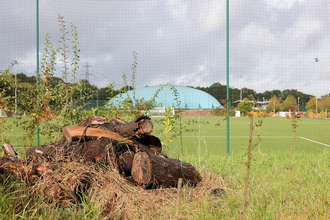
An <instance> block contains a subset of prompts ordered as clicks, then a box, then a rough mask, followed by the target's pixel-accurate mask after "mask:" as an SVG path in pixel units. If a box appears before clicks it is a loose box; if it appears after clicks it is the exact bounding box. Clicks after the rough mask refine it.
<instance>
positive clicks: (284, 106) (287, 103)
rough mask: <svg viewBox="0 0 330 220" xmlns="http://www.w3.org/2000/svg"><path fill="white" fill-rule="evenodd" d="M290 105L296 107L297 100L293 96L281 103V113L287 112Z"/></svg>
mask: <svg viewBox="0 0 330 220" xmlns="http://www.w3.org/2000/svg"><path fill="white" fill-rule="evenodd" d="M291 105H297V100H296V99H295V97H294V96H293V95H290V96H288V97H287V98H286V99H285V101H284V102H283V103H282V109H283V111H289V109H290V106H291Z"/></svg>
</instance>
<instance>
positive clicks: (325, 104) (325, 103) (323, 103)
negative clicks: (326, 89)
mask: <svg viewBox="0 0 330 220" xmlns="http://www.w3.org/2000/svg"><path fill="white" fill-rule="evenodd" d="M318 103H320V105H319V106H320V108H322V109H323V110H329V109H330V96H326V97H323V98H322V99H319V101H318Z"/></svg>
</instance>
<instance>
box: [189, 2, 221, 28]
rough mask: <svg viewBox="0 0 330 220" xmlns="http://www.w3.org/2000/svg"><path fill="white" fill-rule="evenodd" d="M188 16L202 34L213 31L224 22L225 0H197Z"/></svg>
mask: <svg viewBox="0 0 330 220" xmlns="http://www.w3.org/2000/svg"><path fill="white" fill-rule="evenodd" d="M192 8H193V9H192V11H191V13H190V16H191V17H192V19H193V20H194V21H195V22H196V24H197V26H198V28H199V30H200V31H201V33H202V34H207V33H209V32H212V31H215V30H217V29H219V28H220V27H222V26H223V25H224V24H225V23H226V1H216V0H209V1H205V0H198V1H197V2H196V3H195V4H194V5H193V6H192Z"/></svg>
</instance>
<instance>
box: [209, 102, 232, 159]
mask: <svg viewBox="0 0 330 220" xmlns="http://www.w3.org/2000/svg"><path fill="white" fill-rule="evenodd" d="M220 102H221V104H222V106H223V108H219V107H217V108H216V113H217V115H220V116H221V120H220V121H218V122H217V123H216V124H215V126H220V129H219V135H218V139H217V142H216V143H215V145H214V148H213V151H212V154H214V152H215V148H216V147H217V145H218V143H219V139H220V135H221V130H222V125H223V122H224V121H226V120H228V119H229V118H228V117H229V116H230V112H231V111H230V110H229V109H230V108H229V107H228V103H229V100H228V99H223V100H221V101H220ZM234 114H235V111H234Z"/></svg>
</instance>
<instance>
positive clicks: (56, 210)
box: [0, 117, 330, 219]
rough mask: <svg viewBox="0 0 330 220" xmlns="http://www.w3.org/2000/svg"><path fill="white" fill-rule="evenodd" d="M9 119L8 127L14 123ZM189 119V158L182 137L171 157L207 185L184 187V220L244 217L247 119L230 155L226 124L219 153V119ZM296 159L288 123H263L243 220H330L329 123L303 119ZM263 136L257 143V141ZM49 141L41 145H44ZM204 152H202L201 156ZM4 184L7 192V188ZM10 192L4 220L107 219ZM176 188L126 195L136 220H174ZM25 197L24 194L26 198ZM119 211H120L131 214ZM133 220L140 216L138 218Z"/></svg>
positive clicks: (2, 205)
mask: <svg viewBox="0 0 330 220" xmlns="http://www.w3.org/2000/svg"><path fill="white" fill-rule="evenodd" d="M12 120H13V119H12V118H9V119H8V120H7V122H6V123H12ZM152 120H153V122H154V127H155V130H154V135H156V136H158V137H160V138H162V137H161V132H160V130H161V129H162V127H163V125H161V124H160V123H159V122H158V121H157V120H159V118H153V119H152ZM200 120H201V121H202V122H203V123H202V124H201V126H200V127H199V124H198V118H197V117H194V118H189V117H186V118H183V122H185V123H187V122H189V121H190V122H192V121H195V122H197V123H195V122H194V123H190V125H187V128H189V129H194V131H191V132H185V133H184V134H183V136H184V137H183V149H184V152H185V153H184V154H183V155H182V154H181V149H180V148H181V146H180V139H178V138H175V139H174V140H173V142H172V143H171V145H170V152H171V154H172V157H175V156H176V155H179V156H180V160H182V161H185V162H188V163H191V164H193V165H194V166H195V167H196V168H197V169H198V170H199V171H200V173H201V175H202V177H203V182H202V184H201V185H200V186H198V187H196V188H191V187H187V186H185V187H184V188H183V192H182V197H181V198H182V201H181V206H180V219H239V217H240V211H241V207H242V203H243V198H244V186H245V183H246V165H245V162H246V160H247V158H246V155H245V152H246V150H243V149H242V147H241V146H242V143H245V142H247V141H248V136H249V120H250V119H249V118H231V119H230V152H231V153H230V156H229V157H228V156H227V149H226V147H227V144H226V121H224V124H223V128H222V132H221V136H220V140H219V144H218V145H217V147H216V151H215V153H214V154H213V153H212V151H213V148H214V145H215V143H216V140H217V138H218V134H219V128H220V127H219V126H215V123H217V122H218V120H220V118H215V117H201V118H200ZM256 120H257V119H256ZM298 123H299V127H298V134H297V136H298V137H297V140H296V153H295V154H290V149H291V146H292V142H293V138H292V129H291V125H290V121H289V120H288V119H286V118H265V119H264V123H263V125H262V127H261V128H260V129H261V130H262V132H260V135H261V138H262V141H261V150H262V152H263V153H266V154H267V156H266V155H259V154H258V153H257V148H255V149H254V150H253V158H252V161H251V163H252V164H251V171H250V184H249V188H248V194H247V206H246V209H245V214H244V219H330V193H329V191H330V172H329V169H330V147H329V145H330V138H329V136H328V133H329V130H330V121H327V120H313V119H302V120H301V121H299V122H298ZM22 133H23V131H22V130H19V129H18V128H14V131H11V132H9V133H7V134H6V135H5V137H6V138H9V140H10V142H11V143H12V144H13V145H14V146H15V147H22V141H20V140H19V139H18V138H19V137H20V136H21V135H22ZM256 136H257V131H255V133H254V139H253V142H256V141H257V137H256ZM41 140H43V139H41ZM198 146H200V149H201V151H200V154H198ZM5 186H6V187H5ZM213 186H216V187H220V188H222V189H224V190H225V195H221V194H220V195H212V194H210V190H211V189H212V187H213ZM13 188H14V189H15V190H10V189H8V182H7V183H2V185H1V187H0V198H1V199H0V219H102V218H103V216H102V211H101V210H100V206H99V204H98V203H97V202H92V201H89V202H86V204H85V203H83V204H82V205H80V206H76V207H75V206H74V208H72V209H70V211H67V210H65V209H62V208H60V207H57V206H55V205H54V204H50V205H49V204H47V203H46V202H45V201H41V200H38V199H36V200H33V201H32V200H30V198H29V197H28V196H26V195H28V190H26V187H21V188H19V189H17V188H18V187H17V186H15V187H13ZM172 191H173V190H172V189H160V190H159V191H155V192H149V191H143V190H142V191H141V190H134V191H133V193H132V194H131V195H126V197H127V200H128V202H129V203H131V204H136V206H135V207H136V213H137V216H136V217H135V219H172V218H174V213H175V209H176V194H175V191H174V193H173V192H172ZM138 193H142V194H143V195H147V194H148V195H151V194H153V193H154V194H153V195H154V197H150V204H152V206H155V205H159V206H157V207H161V208H160V209H152V208H151V209H149V208H146V207H144V206H143V205H142V204H140V203H139V202H138V201H137V200H136V199H135V198H138V197H139V196H141V194H138ZM22 195H23V196H22ZM126 211H127V210H121V211H120V212H123V213H124V212H126ZM133 219H134V218H133Z"/></svg>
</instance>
